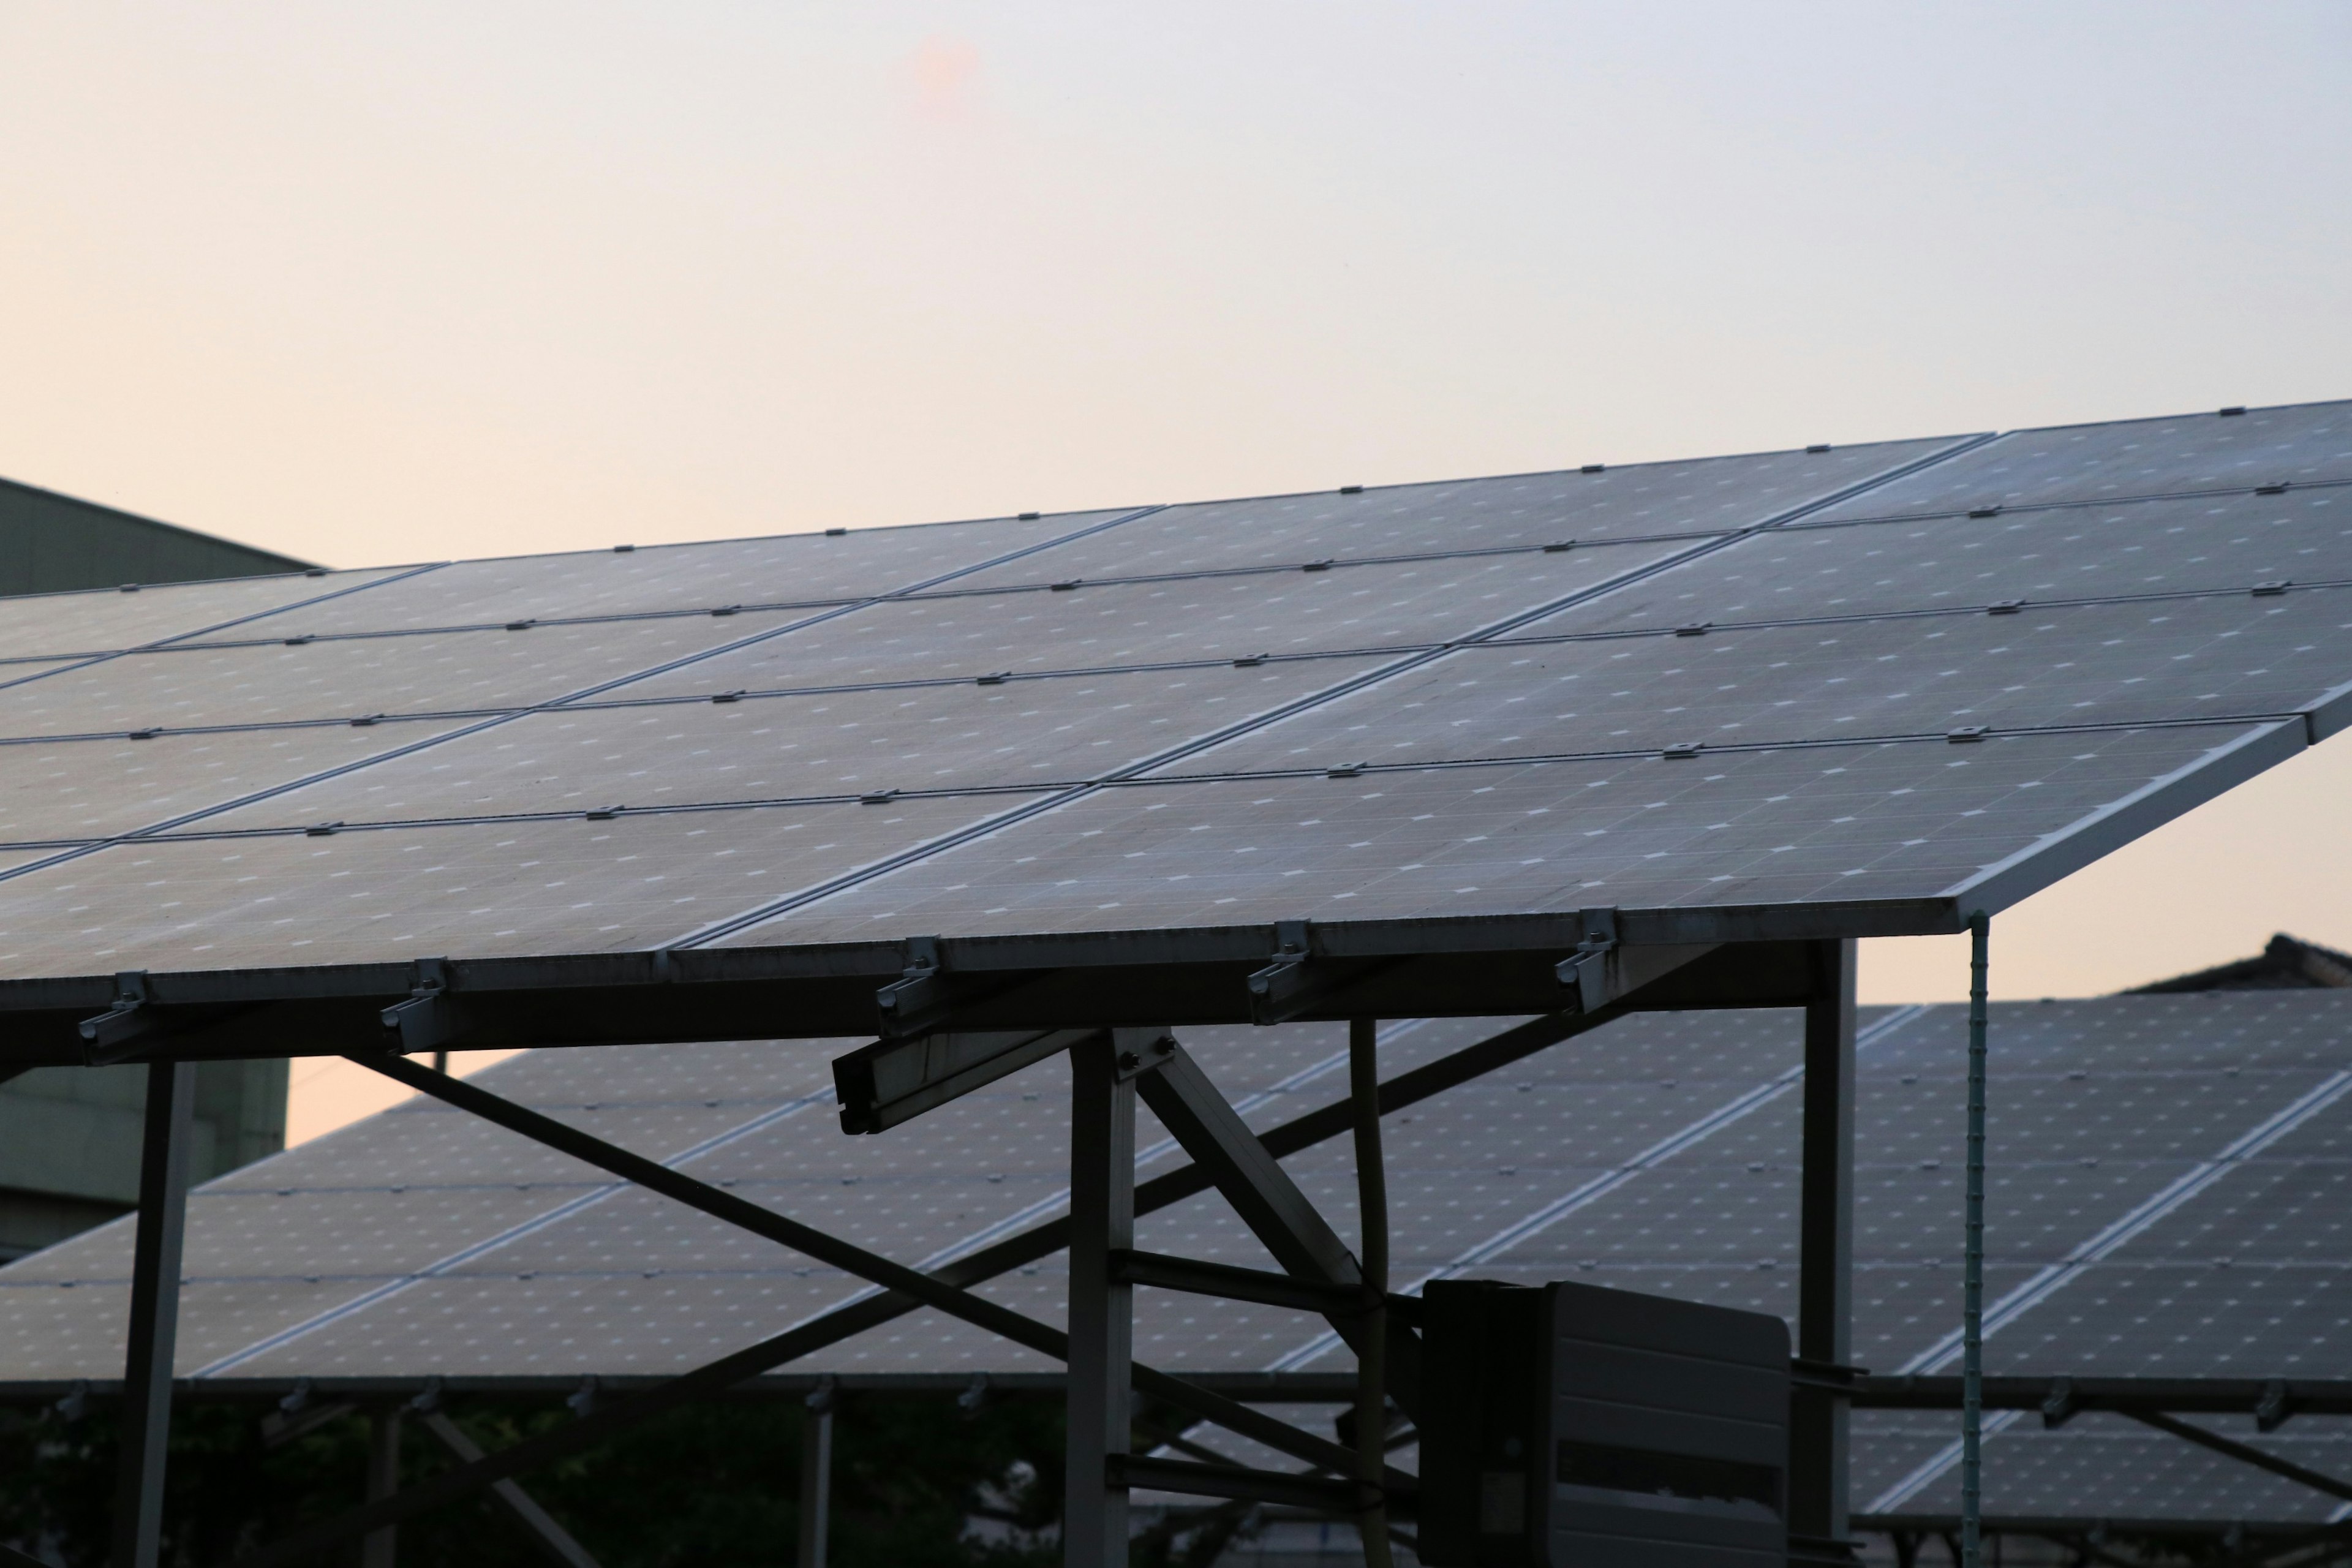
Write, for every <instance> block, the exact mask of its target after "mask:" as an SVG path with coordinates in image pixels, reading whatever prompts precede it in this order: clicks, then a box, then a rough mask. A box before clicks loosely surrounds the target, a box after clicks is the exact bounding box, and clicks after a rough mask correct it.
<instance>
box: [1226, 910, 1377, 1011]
mask: <svg viewBox="0 0 2352 1568" xmlns="http://www.w3.org/2000/svg"><path fill="white" fill-rule="evenodd" d="M1388 963H1389V961H1385V960H1365V959H1333V958H1329V957H1327V956H1324V955H1321V954H1318V953H1317V952H1316V951H1315V932H1314V927H1313V925H1312V924H1311V923H1310V922H1308V921H1275V922H1274V953H1273V957H1272V962H1270V963H1267V964H1266V966H1265V968H1263V969H1260V970H1257V971H1256V972H1255V973H1252V974H1251V975H1250V977H1249V980H1248V982H1247V984H1248V986H1249V1011H1250V1022H1251V1023H1253V1024H1282V1023H1287V1022H1288V1021H1289V1020H1291V1019H1293V1018H1296V1017H1297V1016H1299V1015H1300V1014H1302V1013H1305V1012H1307V1011H1308V1010H1309V1009H1311V1008H1315V1007H1318V1006H1320V1005H1322V1004H1323V1003H1325V1002H1326V1001H1328V999H1329V998H1330V996H1331V994H1332V993H1333V992H1335V991H1338V990H1339V989H1340V988H1341V987H1343V986H1345V985H1348V984H1352V983H1353V982H1355V981H1358V980H1360V979H1362V978H1363V977H1364V976H1365V975H1367V974H1369V973H1372V972H1373V971H1375V970H1379V969H1383V968H1386V967H1387V966H1388Z"/></svg>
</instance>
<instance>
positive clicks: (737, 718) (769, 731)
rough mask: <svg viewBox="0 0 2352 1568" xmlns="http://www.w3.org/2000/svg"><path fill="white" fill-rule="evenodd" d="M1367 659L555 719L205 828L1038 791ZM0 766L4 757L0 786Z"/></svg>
mask: <svg viewBox="0 0 2352 1568" xmlns="http://www.w3.org/2000/svg"><path fill="white" fill-rule="evenodd" d="M1374 663H1375V661H1373V660H1370V659H1364V658H1356V659H1328V660H1326V659H1318V660H1314V661H1311V662H1302V663H1292V664H1270V665H1265V666H1260V667H1256V668H1247V669H1235V668H1233V667H1231V666H1230V665H1224V664H1219V665H1213V666H1211V667H1209V668H1194V669H1180V670H1145V671H1138V672H1135V673H1131V674H1124V675H1107V676H1087V677H1083V678H1072V679H1053V680H1024V681H1012V682H1008V683H1006V684H1004V685H1001V686H977V685H974V684H972V683H971V682H969V681H966V682H963V683H961V684H959V685H955V686H932V687H914V688H906V687H898V688H890V689H882V690H866V691H844V692H830V693H825V694H823V695H818V696H809V697H770V698H747V699H745V700H741V701H739V702H725V703H713V702H681V703H674V704H663V705H661V706H657V707H643V708H634V707H633V708H601V709H579V710H552V711H549V712H543V713H536V714H531V715H530V716H528V717H525V718H520V719H518V720H516V721H513V722H511V723H507V724H500V725H498V726H496V727H495V728H491V729H487V730H484V731H480V732H478V733H477V734H472V735H468V736H466V737H464V738H462V739H459V740H456V741H452V742H447V743H446V744H444V745H438V746H434V747H430V748H428V749H426V750H424V751H420V752H414V753H412V754H410V755H408V756H404V757H401V758H397V759H395V760H393V761H390V762H385V763H379V764H377V765H375V766H373V767H370V768H366V769H362V770H360V771H358V772H355V773H348V774H345V775H343V776H341V777H339V778H335V779H331V780H329V781H326V782H325V783H322V784H314V785H310V786H309V787H307V788H304V789H300V790H297V791H294V792H292V793H290V794H288V795H280V796H276V797H273V798H272V799H269V800H267V801H263V802H261V803H259V804H257V805H251V806H247V807H245V808H242V809H240V810H237V811H233V812H228V813H225V814H223V815H220V816H215V817H212V818H208V819H207V820H206V821H205V823H203V824H202V825H201V826H202V827H203V828H204V829H205V830H213V829H221V830H235V829H238V828H245V827H255V826H302V825H304V824H308V823H314V822H321V821H331V820H342V821H347V822H352V823H358V822H387V821H403V820H413V819H415V818H420V817H449V816H493V815H496V816H504V815H509V814H512V813H518V812H563V811H569V812H578V811H581V810H583V809H588V808H609V807H612V806H615V805H625V806H631V807H637V808H645V807H656V806H674V805H690V804H708V803H715V802H730V801H736V802H740V801H761V800H770V801H772V800H777V799H780V798H791V797H807V796H822V795H844V794H846V795H864V794H867V793H870V792H877V791H881V790H887V789H898V790H927V789H950V788H952V789H971V788H1000V787H1005V786H1011V787H1013V788H1016V789H1036V788H1043V787H1045V786H1047V785H1050V784H1058V783H1064V782H1067V781H1071V780H1084V779H1088V778H1093V777H1097V776H1100V775H1101V774H1103V773H1108V772H1110V771H1112V770H1114V769H1117V768H1120V767H1123V766H1126V765H1128V764H1129V763H1135V762H1138V761H1140V760H1141V759H1143V758H1145V757H1148V756H1150V755H1152V754H1155V753H1157V752H1164V751H1166V750H1168V749H1169V748H1171V747H1172V746H1176V745H1179V744H1181V743H1182V742H1187V741H1191V740H1193V739H1195V738H1197V737H1200V736H1203V735H1206V734H1210V733H1213V732H1214V731H1217V730H1219V729H1221V728H1223V727H1224V726H1226V725H1230V724H1234V723H1238V722H1240V721H1244V720H1245V719H1247V718H1249V717H1251V716H1252V715H1254V714H1259V713H1263V712H1265V711H1266V710H1269V709H1273V708H1277V707H1279V706H1281V705H1282V704H1284V703H1286V702H1291V701H1295V700H1297V699H1299V698H1301V697H1305V696H1307V695H1310V694H1311V693H1313V692H1315V691H1317V690H1319V689H1322V688H1324V687H1326V686H1328V685H1329V684H1331V683H1332V682H1334V681H1339V680H1343V679H1347V678H1348V677H1349V675H1351V674H1354V673H1357V672H1359V671H1360V670H1364V669H1368V668H1373V665H1374ZM358 732H359V733H362V734H365V733H373V734H377V735H383V734H385V733H386V732H387V731H385V730H383V729H377V730H374V731H358ZM393 732H394V733H396V732H397V731H393ZM127 743H128V742H126V744H127ZM147 743H148V744H156V743H160V742H147ZM7 763H8V759H7V754H6V752H5V749H0V778H5V768H6V766H7ZM1012 804H1013V801H1009V800H1008V801H1000V802H991V801H988V800H975V801H972V802H971V803H969V805H968V809H969V811H970V812H971V815H972V816H974V817H975V818H977V817H979V816H985V815H987V814H988V813H990V812H992V811H996V810H1002V809H1003V808H1004V807H1005V806H1007V805H1012ZM767 809H789V808H767ZM869 809H870V808H869ZM737 815H739V814H733V813H730V814H724V815H719V816H711V817H709V818H708V819H707V821H706V824H705V825H706V826H709V827H710V828H711V829H712V830H713V831H714V832H716V833H719V834H720V835H729V834H733V833H736V832H738V831H742V830H741V829H739V828H738V827H737V826H736V825H735V820H734V819H735V816H737Z"/></svg>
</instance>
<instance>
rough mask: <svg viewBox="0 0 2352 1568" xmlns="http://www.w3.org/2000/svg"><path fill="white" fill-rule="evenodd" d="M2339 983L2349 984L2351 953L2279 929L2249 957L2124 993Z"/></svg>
mask: <svg viewBox="0 0 2352 1568" xmlns="http://www.w3.org/2000/svg"><path fill="white" fill-rule="evenodd" d="M2343 985H2352V953H2347V952H2337V951H2336V949H2334V948H2332V947H2322V946H2320V945H2319V943H2317V942H2305V941H2304V940H2303V939H2302V938H2300V937H2293V936H2289V935H2287V934H2286V932H2284V931H2281V932H2279V933H2278V934H2277V935H2276V936H2274V937H2273V938H2271V940H2270V941H2269V942H2268V943H2267V944H2265V945H2264V946H2263V951H2262V952H2260V953H2258V954H2256V955H2255V956H2254V957H2252V958H2242V959H2239V960H2238V961H2237V962H2236V963H2221V964H2216V965H2214V966H2213V967H2212V968H2210V969H2200V970H2196V971H2194V972H2193V973H2188V974H2176V975H2174V976H2173V977H2172V978H2171V979H2169V980H2158V981H2155V982H2152V983H2150V984H2147V985H2135V986H2133V987H2132V989H2131V991H2130V992H2129V993H2128V994H2131V995H2136V996H2162V995H2167V994H2173V993H2178V992H2183V991H2276V990H2297V989H2301V988H2304V987H2308V986H2327V987H2334V986H2343Z"/></svg>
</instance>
